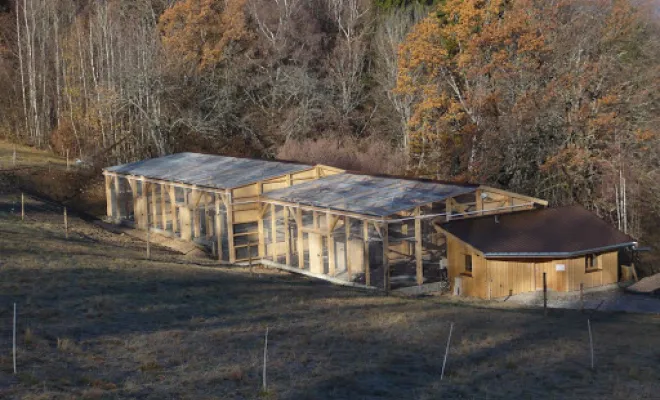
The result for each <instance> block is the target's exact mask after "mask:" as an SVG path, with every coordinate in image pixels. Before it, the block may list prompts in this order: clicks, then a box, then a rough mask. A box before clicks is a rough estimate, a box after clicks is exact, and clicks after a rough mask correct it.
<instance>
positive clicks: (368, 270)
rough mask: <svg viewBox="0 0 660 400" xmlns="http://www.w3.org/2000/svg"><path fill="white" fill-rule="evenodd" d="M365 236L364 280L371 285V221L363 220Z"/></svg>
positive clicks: (363, 238)
mask: <svg viewBox="0 0 660 400" xmlns="http://www.w3.org/2000/svg"><path fill="white" fill-rule="evenodd" d="M362 229H363V235H362V236H363V237H362V240H363V242H364V251H363V253H362V254H363V257H364V280H365V282H364V283H365V285H367V286H371V265H369V221H367V220H364V221H362Z"/></svg>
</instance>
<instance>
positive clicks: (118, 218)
mask: <svg viewBox="0 0 660 400" xmlns="http://www.w3.org/2000/svg"><path fill="white" fill-rule="evenodd" d="M112 180H113V181H114V186H115V202H116V207H115V209H116V211H117V215H115V214H113V215H112V216H113V217H114V219H115V221H117V222H119V221H121V203H120V201H119V200H120V197H121V185H120V184H119V176H117V175H115V176H113V179H112Z"/></svg>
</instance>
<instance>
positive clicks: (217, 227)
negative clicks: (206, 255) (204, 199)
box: [215, 193, 222, 261]
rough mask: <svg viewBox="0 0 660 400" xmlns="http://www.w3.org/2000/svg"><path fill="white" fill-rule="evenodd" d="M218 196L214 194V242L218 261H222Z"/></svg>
mask: <svg viewBox="0 0 660 400" xmlns="http://www.w3.org/2000/svg"><path fill="white" fill-rule="evenodd" d="M220 200H221V199H220V194H219V193H216V194H215V240H216V242H217V244H216V248H217V249H218V250H217V255H218V261H222V220H221V219H220V218H222V216H221V215H220Z"/></svg>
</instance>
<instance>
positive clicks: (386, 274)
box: [381, 222, 390, 293]
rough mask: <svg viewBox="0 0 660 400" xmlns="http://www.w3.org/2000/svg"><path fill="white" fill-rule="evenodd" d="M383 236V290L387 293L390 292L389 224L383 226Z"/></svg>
mask: <svg viewBox="0 0 660 400" xmlns="http://www.w3.org/2000/svg"><path fill="white" fill-rule="evenodd" d="M381 231H382V233H381V235H382V236H383V288H384V289H385V293H389V292H390V259H389V251H390V238H389V236H390V235H389V227H388V224H387V222H385V223H383V224H382V227H381Z"/></svg>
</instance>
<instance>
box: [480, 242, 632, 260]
mask: <svg viewBox="0 0 660 400" xmlns="http://www.w3.org/2000/svg"><path fill="white" fill-rule="evenodd" d="M627 247H637V242H629V243H620V244H615V245H611V246H604V247H597V248H593V249H584V250H578V251H572V252H547V253H533V252H520V253H514V252H508V253H497V252H491V253H483V254H484V257H485V258H549V259H557V258H574V257H580V256H584V255H587V254H594V253H604V252H607V251H611V250H617V249H623V248H627Z"/></svg>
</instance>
